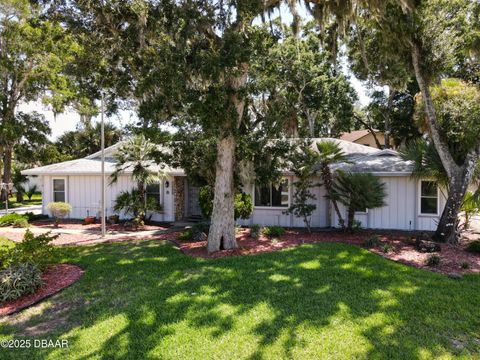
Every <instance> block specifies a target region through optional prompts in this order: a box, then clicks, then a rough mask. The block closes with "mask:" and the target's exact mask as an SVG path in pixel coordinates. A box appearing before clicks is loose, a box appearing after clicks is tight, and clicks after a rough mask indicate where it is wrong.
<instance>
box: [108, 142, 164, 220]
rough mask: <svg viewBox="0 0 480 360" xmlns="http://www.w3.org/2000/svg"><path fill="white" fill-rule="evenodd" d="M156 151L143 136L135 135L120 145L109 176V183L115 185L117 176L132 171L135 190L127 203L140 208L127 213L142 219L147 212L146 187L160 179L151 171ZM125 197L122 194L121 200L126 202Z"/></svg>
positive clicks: (155, 147) (154, 171) (156, 173)
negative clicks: (133, 197) (138, 215)
mask: <svg viewBox="0 0 480 360" xmlns="http://www.w3.org/2000/svg"><path fill="white" fill-rule="evenodd" d="M157 151H158V150H157V146H156V145H155V144H154V143H152V142H150V141H149V140H148V139H146V138H145V136H144V135H136V136H134V137H132V138H130V139H128V140H126V141H125V142H124V143H122V145H121V146H120V147H119V149H118V152H117V153H116V154H115V160H116V161H117V163H116V165H115V171H114V172H113V173H112V175H111V183H115V182H116V181H117V180H118V176H119V175H120V174H122V173H124V172H125V171H129V170H131V171H132V178H133V181H135V182H136V184H137V188H136V189H135V190H134V191H132V193H130V198H129V202H130V204H133V205H134V206H137V207H140V208H139V209H136V210H135V211H128V212H130V213H135V214H141V216H142V217H144V216H145V214H146V212H147V211H148V210H149V209H147V201H146V186H147V185H150V184H153V183H155V182H156V181H158V179H159V178H160V174H159V173H158V171H156V170H152V167H153V166H154V165H155V162H154V158H155V154H156V153H157ZM126 196H127V195H125V194H124V199H123V200H126ZM132 196H135V197H137V198H138V201H132ZM121 200H122V199H121ZM120 203H125V201H120Z"/></svg>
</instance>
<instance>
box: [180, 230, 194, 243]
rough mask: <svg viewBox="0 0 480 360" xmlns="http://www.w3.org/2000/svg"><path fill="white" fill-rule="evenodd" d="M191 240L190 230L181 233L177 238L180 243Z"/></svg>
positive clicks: (191, 232)
mask: <svg viewBox="0 0 480 360" xmlns="http://www.w3.org/2000/svg"><path fill="white" fill-rule="evenodd" d="M192 239H193V231H192V230H187V231H184V232H181V233H180V234H178V236H177V240H180V241H186V240H192Z"/></svg>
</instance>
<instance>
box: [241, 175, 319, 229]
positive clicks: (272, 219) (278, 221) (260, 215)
mask: <svg viewBox="0 0 480 360" xmlns="http://www.w3.org/2000/svg"><path fill="white" fill-rule="evenodd" d="M285 178H287V179H288V181H289V205H290V204H291V203H292V200H293V194H294V192H295V188H294V185H293V183H294V182H295V181H296V179H295V178H294V177H293V176H286V177H285ZM313 182H314V183H319V182H320V179H319V178H315V179H313ZM244 191H245V192H247V193H248V194H250V195H251V197H252V201H253V203H254V204H255V185H249V186H246V187H245V188H244ZM312 193H313V194H315V196H316V199H315V200H312V201H311V202H313V203H314V204H316V205H317V208H316V209H315V211H314V212H313V214H312V218H311V226H312V227H326V226H328V201H327V199H326V198H325V190H324V189H323V188H322V187H320V186H316V187H314V188H313V189H312ZM287 209H288V207H267V206H254V208H253V213H252V215H251V216H250V218H249V219H247V220H242V219H240V220H237V223H238V224H240V225H247V226H248V225H252V224H258V225H261V226H272V225H277V226H283V227H304V226H305V224H304V222H303V219H301V218H298V217H296V216H294V215H291V214H285V211H286V210H287Z"/></svg>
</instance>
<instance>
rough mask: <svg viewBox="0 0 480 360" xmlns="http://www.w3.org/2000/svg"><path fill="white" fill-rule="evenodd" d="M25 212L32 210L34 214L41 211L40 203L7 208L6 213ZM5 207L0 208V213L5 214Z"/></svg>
mask: <svg viewBox="0 0 480 360" xmlns="http://www.w3.org/2000/svg"><path fill="white" fill-rule="evenodd" d="M27 212H32V213H34V214H36V215H38V214H41V213H42V205H30V206H23V207H18V208H13V209H8V213H9V214H11V213H16V214H25V213H27ZM5 213H6V211H5V209H0V215H5Z"/></svg>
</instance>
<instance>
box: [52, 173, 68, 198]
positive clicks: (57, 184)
mask: <svg viewBox="0 0 480 360" xmlns="http://www.w3.org/2000/svg"><path fill="white" fill-rule="evenodd" d="M52 185H53V186H52V189H53V194H52V195H53V196H52V198H53V201H55V202H59V201H60V202H66V201H67V196H66V194H67V191H66V183H65V179H63V178H58V179H53V180H52Z"/></svg>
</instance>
